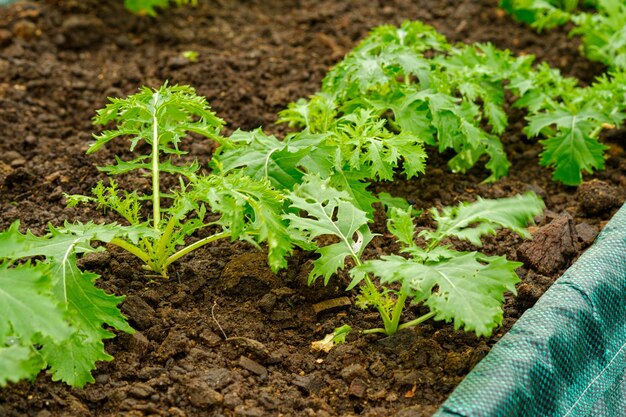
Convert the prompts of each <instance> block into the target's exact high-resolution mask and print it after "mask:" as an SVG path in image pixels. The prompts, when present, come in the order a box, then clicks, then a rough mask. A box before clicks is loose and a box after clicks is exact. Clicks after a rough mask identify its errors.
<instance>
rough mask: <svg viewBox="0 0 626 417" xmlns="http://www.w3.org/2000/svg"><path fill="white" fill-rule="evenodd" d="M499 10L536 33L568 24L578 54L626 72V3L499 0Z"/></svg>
mask: <svg viewBox="0 0 626 417" xmlns="http://www.w3.org/2000/svg"><path fill="white" fill-rule="evenodd" d="M582 6H584V11H583V10H581V9H582ZM500 7H502V8H503V9H504V10H506V11H507V12H508V13H510V14H511V15H513V16H514V17H515V18H516V19H518V20H520V21H522V22H524V23H528V24H530V25H531V26H532V27H533V28H535V29H537V30H538V31H541V30H542V29H545V28H552V27H554V26H559V25H562V24H564V23H566V22H569V21H571V22H572V23H573V24H574V28H573V29H572V30H571V31H570V36H574V35H577V36H580V37H581V40H582V45H581V51H582V53H583V54H584V55H585V56H586V57H587V58H589V59H590V60H592V61H599V62H602V63H603V64H605V65H606V66H608V67H609V68H611V69H612V70H617V69H620V70H624V69H626V40H625V39H626V29H625V27H626V4H625V3H624V2H623V1H622V0H585V1H578V0H550V1H545V0H502V1H501V2H500Z"/></svg>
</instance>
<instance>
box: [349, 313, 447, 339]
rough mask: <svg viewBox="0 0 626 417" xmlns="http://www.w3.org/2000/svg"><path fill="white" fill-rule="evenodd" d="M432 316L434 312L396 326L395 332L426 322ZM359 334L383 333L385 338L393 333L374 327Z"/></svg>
mask: <svg viewBox="0 0 626 417" xmlns="http://www.w3.org/2000/svg"><path fill="white" fill-rule="evenodd" d="M434 315H435V312H433V311H431V312H429V313H426V314H424V315H423V316H420V317H418V318H416V319H415V320H411V321H407V322H406V323H402V324H401V325H399V326H398V329H397V330H402V329H407V328H409V327H415V326H417V325H418V324H421V323H423V322H425V321H426V320H428V319H430V318H431V317H433V316H434ZM361 333H363V334H374V333H384V334H386V335H387V336H391V335H392V334H393V333H387V330H386V329H383V328H382V327H376V328H373V329H367V330H363V331H362V332H361Z"/></svg>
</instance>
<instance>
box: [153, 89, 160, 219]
mask: <svg viewBox="0 0 626 417" xmlns="http://www.w3.org/2000/svg"><path fill="white" fill-rule="evenodd" d="M158 101H159V92H158V91H156V92H155V93H154V108H153V113H152V217H153V219H154V230H156V231H158V230H159V222H160V221H161V201H160V198H161V197H160V195H159V191H160V181H159V180H160V178H159V130H158V124H157V110H158V109H157V103H158Z"/></svg>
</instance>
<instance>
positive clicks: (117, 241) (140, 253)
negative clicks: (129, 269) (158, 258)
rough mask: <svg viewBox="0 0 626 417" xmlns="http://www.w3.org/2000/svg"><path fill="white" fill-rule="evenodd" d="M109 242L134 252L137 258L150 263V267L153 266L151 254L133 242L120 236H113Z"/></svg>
mask: <svg viewBox="0 0 626 417" xmlns="http://www.w3.org/2000/svg"><path fill="white" fill-rule="evenodd" d="M109 243H112V244H113V245H115V246H119V247H120V248H122V249H124V250H126V251H128V252H130V253H132V254H133V255H135V256H136V257H137V258H139V259H141V260H142V261H144V262H145V263H146V264H147V265H150V267H152V259H150V256H149V255H148V254H147V253H145V252H144V251H142V250H141V249H139V248H138V247H137V246H135V245H133V244H132V243H129V242H127V241H125V240H123V239H120V238H118V237H115V238H113V239H112V240H111V241H110V242H109Z"/></svg>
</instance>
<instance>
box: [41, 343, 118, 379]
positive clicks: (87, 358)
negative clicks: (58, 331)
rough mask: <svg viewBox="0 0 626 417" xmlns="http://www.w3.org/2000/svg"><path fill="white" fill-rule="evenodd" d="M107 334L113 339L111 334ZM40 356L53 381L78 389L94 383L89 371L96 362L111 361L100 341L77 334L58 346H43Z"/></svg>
mask: <svg viewBox="0 0 626 417" xmlns="http://www.w3.org/2000/svg"><path fill="white" fill-rule="evenodd" d="M107 333H108V332H107ZM108 334H109V335H110V336H108V337H113V334H112V333H108ZM41 355H42V357H43V358H44V359H45V360H46V362H47V363H48V365H49V366H50V373H51V374H52V380H53V381H63V382H65V383H66V384H69V385H71V386H73V387H79V388H82V387H84V386H85V384H87V383H92V382H94V378H93V376H92V375H91V371H93V370H94V369H96V362H97V361H110V360H112V359H113V357H112V356H111V355H108V354H107V353H106V352H105V351H104V343H102V340H95V339H93V340H90V339H88V338H85V336H83V335H82V334H78V333H77V334H74V335H73V336H72V337H71V338H69V339H67V340H65V341H63V342H62V343H60V344H54V345H52V344H45V345H44V346H43V348H42V349H41Z"/></svg>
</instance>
